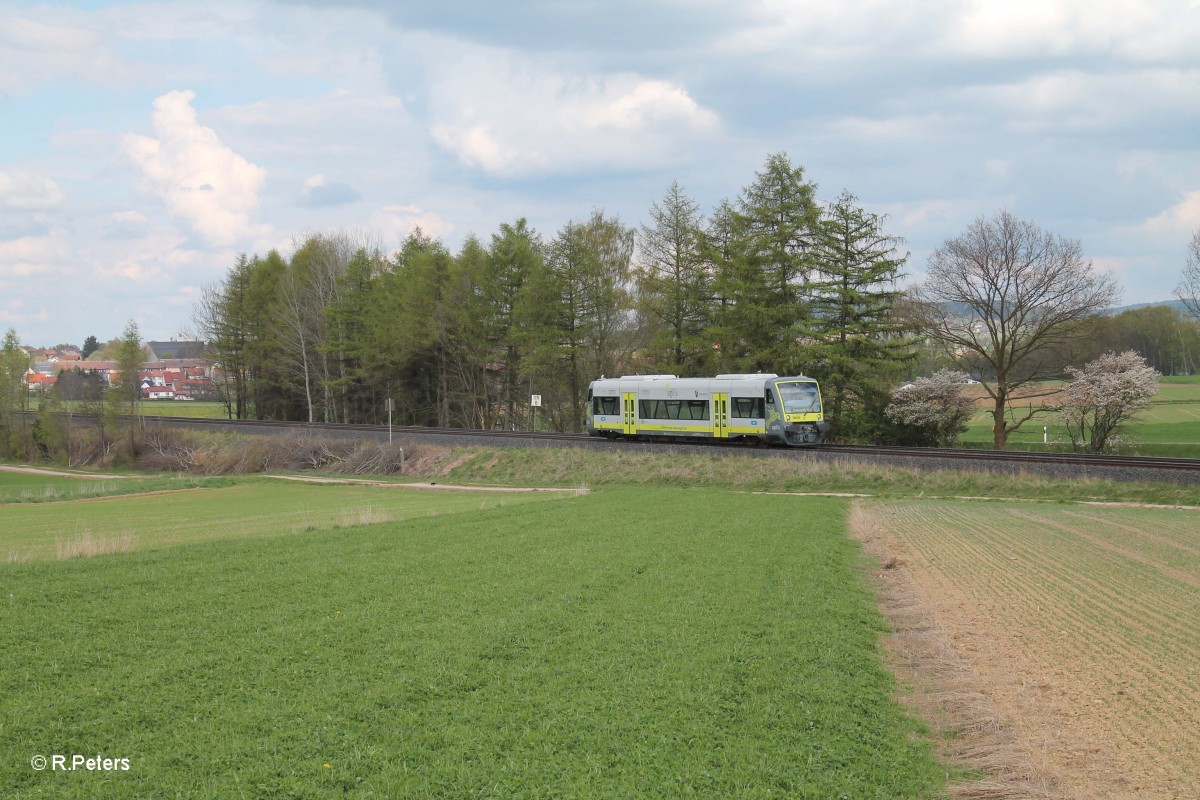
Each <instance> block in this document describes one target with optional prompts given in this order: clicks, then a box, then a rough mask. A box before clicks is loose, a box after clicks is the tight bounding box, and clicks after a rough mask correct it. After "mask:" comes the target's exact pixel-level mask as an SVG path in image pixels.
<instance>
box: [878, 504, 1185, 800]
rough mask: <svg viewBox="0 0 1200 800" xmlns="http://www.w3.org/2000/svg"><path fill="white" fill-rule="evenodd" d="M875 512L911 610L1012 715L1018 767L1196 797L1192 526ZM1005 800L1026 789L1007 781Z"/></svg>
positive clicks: (1080, 789)
mask: <svg viewBox="0 0 1200 800" xmlns="http://www.w3.org/2000/svg"><path fill="white" fill-rule="evenodd" d="M875 505H876V507H877V508H878V509H879V511H878V516H879V520H878V521H879V523H880V524H879V525H877V526H875V527H876V528H877V529H878V532H874V531H872V534H871V535H872V536H873V537H874V541H873V545H872V546H874V547H876V548H877V549H878V550H879V551H880V552H882V553H884V554H885V555H886V556H887V557H888V558H889V559H893V558H894V561H892V562H891V567H892V568H891V569H890V570H886V571H885V573H886V574H889V575H891V574H893V573H898V574H899V575H897V579H899V577H903V578H904V579H905V580H908V581H909V582H910V584H911V587H912V594H913V596H914V597H913V599H912V600H911V602H909V603H908V607H907V609H906V610H905V611H904V614H905V615H906V616H907V617H908V619H909V620H910V622H911V621H912V620H914V619H915V620H917V623H916V625H915V627H914V629H915V630H923V631H926V633H927V635H934V634H937V635H940V636H942V637H943V640H944V642H945V645H944V646H945V647H947V648H949V649H951V650H952V651H953V653H954V654H955V655H956V656H957V657H959V658H961V659H962V663H963V664H964V665H965V667H964V670H965V671H966V672H967V673H969V674H970V675H971V676H973V678H974V680H975V681H976V686H975V687H974V688H975V690H976V691H977V692H978V696H980V697H986V698H988V699H989V701H990V702H994V704H995V706H996V708H997V709H999V712H998V714H999V716H1002V717H1003V718H1004V719H1006V720H1008V721H1009V727H1010V729H1011V731H1012V732H1013V735H1014V736H1016V738H1017V740H1018V742H1019V746H1017V747H1015V749H1014V751H1013V752H1018V753H1020V754H1021V755H1022V757H1023V758H1024V759H1025V760H1024V762H1023V764H1024V767H1023V768H1022V770H1018V771H1019V772H1021V773H1022V774H1025V775H1027V776H1029V775H1040V776H1042V778H1044V780H1042V781H1041V782H1040V783H1039V784H1038V785H1039V786H1042V787H1046V786H1050V787H1051V788H1052V790H1053V792H1057V793H1058V794H1057V795H1056V796H1059V797H1075V798H1089V799H1090V798H1095V797H1105V798H1200V768H1198V767H1197V764H1198V763H1200V726H1196V725H1195V723H1194V720H1195V719H1196V718H1197V717H1198V716H1200V689H1198V682H1197V674H1198V672H1200V613H1197V612H1198V610H1200V578H1198V577H1197V575H1196V573H1195V572H1193V571H1189V570H1188V569H1186V568H1185V567H1186V565H1187V564H1188V559H1187V556H1189V555H1194V554H1195V552H1196V550H1195V548H1193V547H1192V545H1191V544H1188V543H1187V542H1188V541H1189V540H1188V538H1187V534H1186V524H1187V523H1185V522H1183V521H1178V522H1177V521H1176V518H1172V517H1167V516H1166V515H1164V514H1162V513H1161V512H1156V513H1155V514H1154V515H1153V516H1147V517H1146V520H1147V524H1146V526H1145V528H1146V529H1147V530H1150V529H1153V531H1154V532H1152V533H1151V534H1150V535H1148V536H1147V535H1144V533H1143V531H1142V529H1139V528H1138V515H1137V514H1136V513H1131V511H1130V510H1129V509H1119V510H1117V509H1114V510H1113V512H1112V513H1111V514H1110V513H1109V512H1107V511H1093V510H1089V511H1088V512H1087V513H1086V514H1082V513H1080V512H1078V511H1072V510H1064V509H1062V508H1057V507H1039V506H1034V505H1023V506H1015V507H1014V506H1012V505H995V504H966V503H947V502H937V501H910V502H904V503H893V504H884V503H878V504H875ZM1180 513H1186V512H1180ZM1193 519H1195V515H1194V514H1188V522H1190V520H1193ZM1163 520H1166V521H1167V524H1166V525H1162V524H1161V523H1162V521H1163ZM1155 522H1158V523H1160V525H1159V526H1158V527H1154V526H1153V524H1152V523H1155ZM1139 534H1143V535H1141V536H1139ZM1139 545H1142V546H1139ZM1189 550H1191V551H1192V552H1189ZM1181 565H1182V566H1181ZM937 678H938V676H937V675H933V676H932V677H931V680H933V682H934V683H936V679H937ZM955 691H957V692H959V693H960V694H961V692H962V687H958V688H957V689H956V690H955ZM1014 774H1015V773H1014ZM984 788H985V787H983V786H979V787H976V790H977V791H983V790H984ZM972 791H974V790H972V789H970V788H969V787H968V788H967V789H966V790H965V793H964V796H981V795H978V794H972V793H971V792H972ZM1039 791H1040V790H1039ZM1004 792H1007V793H1004ZM995 796H1000V797H1017V796H1024V795H1022V794H1021V791H1020V789H1019V788H1017V787H1016V786H1015V784H1009V785H1008V788H1001V789H999V790H997V794H996V795H995ZM1031 796H1032V795H1031ZM1039 796H1046V795H1039Z"/></svg>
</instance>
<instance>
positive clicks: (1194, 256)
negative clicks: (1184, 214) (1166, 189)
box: [1175, 228, 1200, 319]
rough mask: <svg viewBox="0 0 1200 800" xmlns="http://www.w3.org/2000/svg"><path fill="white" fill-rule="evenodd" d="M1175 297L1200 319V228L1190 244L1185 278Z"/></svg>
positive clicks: (1184, 268) (1177, 288)
mask: <svg viewBox="0 0 1200 800" xmlns="http://www.w3.org/2000/svg"><path fill="white" fill-rule="evenodd" d="M1175 296H1176V297H1178V298H1179V299H1180V300H1182V301H1183V304H1184V305H1185V306H1187V310H1188V311H1190V312H1191V313H1192V316H1194V317H1196V318H1197V319H1200V228H1197V229H1196V231H1195V232H1194V233H1193V234H1192V241H1191V242H1189V243H1188V254H1187V263H1186V264H1185V265H1184V267H1183V278H1182V279H1181V280H1180V281H1179V285H1178V286H1176V287H1175Z"/></svg>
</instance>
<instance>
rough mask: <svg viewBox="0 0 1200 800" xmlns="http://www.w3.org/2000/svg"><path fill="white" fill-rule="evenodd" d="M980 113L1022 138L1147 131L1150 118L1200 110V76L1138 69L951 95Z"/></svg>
mask: <svg viewBox="0 0 1200 800" xmlns="http://www.w3.org/2000/svg"><path fill="white" fill-rule="evenodd" d="M955 98H957V99H958V101H959V102H960V103H962V104H963V105H965V106H972V107H974V108H976V109H978V112H979V114H980V116H986V117H992V116H995V115H996V114H997V113H998V112H999V113H1001V114H1002V115H1003V117H1004V118H1005V119H1006V120H1007V122H1006V123H1005V125H1006V127H1007V128H1008V129H1009V130H1011V131H1014V132H1017V133H1044V132H1077V131H1111V130H1112V129H1114V128H1118V127H1125V126H1131V127H1136V128H1137V129H1139V130H1140V129H1142V128H1144V126H1145V124H1146V120H1147V119H1148V118H1160V119H1167V118H1170V117H1172V116H1181V115H1185V114H1187V109H1191V108H1195V107H1196V106H1197V105H1200V70H1181V69H1174V68H1165V67H1164V68H1152V69H1137V70H1131V71H1125V72H1115V73H1103V74H1095V73H1088V72H1085V71H1083V70H1078V69H1072V70H1059V71H1055V72H1049V73H1043V74H1039V75H1035V76H1033V77H1030V78H1028V79H1026V80H1023V81H1018V82H1012V83H1003V84H993V85H976V86H970V87H966V88H963V89H960V90H957V91H954V92H951V93H950V94H949V96H948V97H947V98H946V100H954V99H955Z"/></svg>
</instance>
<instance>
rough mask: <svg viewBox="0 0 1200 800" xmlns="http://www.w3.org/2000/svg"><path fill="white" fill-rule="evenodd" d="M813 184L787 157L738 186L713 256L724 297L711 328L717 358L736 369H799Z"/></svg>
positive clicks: (812, 238) (810, 263)
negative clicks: (721, 248) (722, 241)
mask: <svg viewBox="0 0 1200 800" xmlns="http://www.w3.org/2000/svg"><path fill="white" fill-rule="evenodd" d="M814 192H815V186H814V185H813V184H811V183H808V182H806V181H805V180H804V169H803V168H802V167H798V166H793V165H792V163H791V161H790V160H789V159H788V157H787V155H786V154H784V153H775V154H773V155H771V156H770V157H768V158H767V162H766V164H765V165H764V167H763V169H762V171H761V172H758V173H757V174H756V175H755V180H754V182H753V183H751V184H750V185H749V186H747V187H746V188H745V189H743V191H742V196H741V198H740V199H739V201H738V206H737V209H736V211H735V212H734V214H733V215H732V217H731V218H730V219H729V220H727V221H725V220H721V221H720V224H721V225H723V226H725V227H726V229H725V230H723V231H722V232H721V233H722V234H726V235H727V237H728V238H727V240H726V243H725V247H724V252H723V253H721V252H720V251H717V250H716V249H715V248H711V247H710V252H712V253H715V254H717V255H718V256H719V258H720V260H718V261H717V263H716V268H717V281H716V282H717V286H716V289H717V293H718V294H719V296H720V297H721V299H722V300H723V302H724V306H723V307H722V309H721V313H720V315H719V321H718V324H717V331H718V333H719V335H720V337H721V339H722V341H720V342H719V344H720V345H721V360H722V361H723V362H724V364H726V365H727V366H728V367H731V368H734V369H742V370H763V371H772V372H782V373H792V372H798V371H799V370H800V367H801V365H802V358H801V353H800V348H799V343H800V339H801V336H802V335H803V333H804V331H805V330H806V328H807V327H808V325H807V320H808V316H809V313H810V311H809V309H808V307H807V303H806V291H807V290H806V285H807V283H808V281H809V277H810V275H811V273H812V271H813V268H814V266H815V261H814V249H815V247H816V237H817V228H818V218H819V215H818V209H817V205H816V202H815V201H814V200H813V194H814Z"/></svg>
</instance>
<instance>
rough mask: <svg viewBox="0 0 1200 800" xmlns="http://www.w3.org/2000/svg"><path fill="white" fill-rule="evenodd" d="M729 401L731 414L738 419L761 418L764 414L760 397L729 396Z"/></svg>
mask: <svg viewBox="0 0 1200 800" xmlns="http://www.w3.org/2000/svg"><path fill="white" fill-rule="evenodd" d="M729 402H730V403H731V404H733V416H735V417H738V418H739V419H762V418H763V417H765V416H766V409H765V408H764V404H763V399H762V398H761V397H731V398H729Z"/></svg>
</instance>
